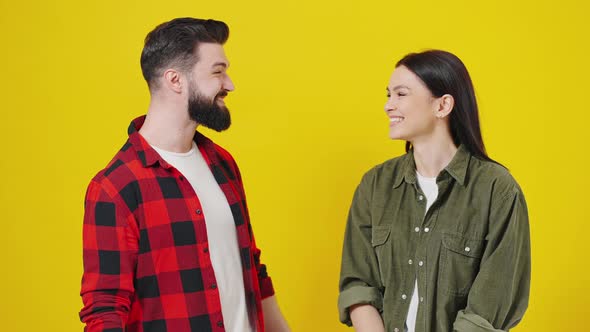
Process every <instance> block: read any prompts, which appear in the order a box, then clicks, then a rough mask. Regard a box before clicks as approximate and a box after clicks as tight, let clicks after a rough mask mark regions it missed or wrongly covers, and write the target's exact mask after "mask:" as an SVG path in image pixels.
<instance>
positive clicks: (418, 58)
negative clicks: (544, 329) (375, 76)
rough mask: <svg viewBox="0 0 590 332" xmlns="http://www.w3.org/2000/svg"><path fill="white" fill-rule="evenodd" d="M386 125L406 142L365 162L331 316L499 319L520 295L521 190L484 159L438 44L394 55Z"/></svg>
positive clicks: (376, 327)
mask: <svg viewBox="0 0 590 332" xmlns="http://www.w3.org/2000/svg"><path fill="white" fill-rule="evenodd" d="M387 97H388V99H387V103H386V104H385V113H386V114H387V117H388V118H389V136H390V137H391V138H392V139H400V140H405V141H406V152H407V153H406V154H404V155H402V156H400V157H397V158H394V159H391V160H389V161H386V162H385V163H383V164H381V165H378V166H376V167H374V168H373V169H371V170H370V171H369V172H367V173H366V174H365V175H364V177H363V178H362V180H361V183H360V184H359V186H358V188H357V190H356V192H355V195H354V199H353V202H352V206H351V208H350V213H349V217H348V222H347V227H346V233H345V237H344V249H343V254H342V269H341V274H340V297H339V301H338V306H339V310H340V320H341V321H342V322H343V323H345V324H348V325H353V326H354V328H355V329H356V331H370V332H377V331H393V332H398V331H399V332H401V331H410V332H413V331H416V332H435V331H436V332H443V331H460V332H461V331H470V332H472V331H506V330H508V329H510V328H512V327H514V326H515V325H516V324H517V323H518V322H519V321H520V320H521V318H522V316H523V314H524V312H525V310H526V308H527V305H528V297H529V285H530V241H529V226H528V214H527V208H526V202H525V200H524V197H523V194H522V191H521V189H520V187H519V186H518V184H517V183H516V181H515V180H514V179H513V178H512V176H511V175H510V173H509V172H508V170H507V169H505V168H504V167H503V166H501V165H500V164H498V163H496V162H495V161H493V160H492V159H490V158H489V157H488V156H487V154H486V151H485V147H484V144H483V140H482V137H481V132H480V127H479V119H478V109H477V103H476V100H475V94H474V90H473V86H472V84H471V79H470V77H469V74H468V72H467V69H466V68H465V66H464V65H463V63H462V62H461V60H459V58H457V57H456V56H455V55H453V54H451V53H448V52H445V51H437V50H433V51H426V52H422V53H413V54H409V55H407V56H405V57H404V58H403V59H402V60H400V61H399V62H398V63H397V65H396V69H395V71H394V72H393V74H392V75H391V79H390V81H389V85H388V86H387Z"/></svg>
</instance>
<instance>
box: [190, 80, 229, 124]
mask: <svg viewBox="0 0 590 332" xmlns="http://www.w3.org/2000/svg"><path fill="white" fill-rule="evenodd" d="M224 96H227V91H221V92H219V93H218V94H217V95H216V96H215V98H213V99H211V100H209V99H208V98H207V97H205V96H203V95H201V94H200V93H199V92H197V91H196V89H193V90H192V91H191V95H190V96H189V99H188V114H189V116H190V118H191V119H192V120H193V121H195V122H197V123H198V124H200V125H203V126H205V127H207V128H210V129H213V130H215V131H218V132H219V131H224V130H226V129H227V128H229V126H230V125H231V116H230V114H229V110H228V109H227V107H225V106H219V104H217V102H216V100H217V98H221V97H224Z"/></svg>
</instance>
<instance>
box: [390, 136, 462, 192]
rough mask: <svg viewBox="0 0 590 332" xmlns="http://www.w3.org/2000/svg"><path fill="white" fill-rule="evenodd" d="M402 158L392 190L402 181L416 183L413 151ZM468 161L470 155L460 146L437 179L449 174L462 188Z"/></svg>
mask: <svg viewBox="0 0 590 332" xmlns="http://www.w3.org/2000/svg"><path fill="white" fill-rule="evenodd" d="M403 158H404V160H403V162H402V171H401V172H399V173H398V174H396V175H395V179H394V181H393V187H394V188H397V187H399V186H400V185H401V183H402V181H403V180H405V181H406V182H407V183H410V184H415V183H416V163H415V161H414V152H413V150H410V151H408V153H406V154H405V155H404V156H403ZM470 160H471V153H469V151H467V148H466V147H465V146H464V145H462V144H461V145H460V146H459V148H458V149H457V152H456V153H455V155H454V156H453V159H452V160H451V162H450V163H449V164H448V165H447V167H445V169H444V170H445V171H446V172H441V174H439V176H438V179H441V178H444V177H446V176H447V175H446V174H449V175H450V176H451V177H453V178H454V179H455V181H457V182H458V183H459V184H460V185H462V186H464V185H465V178H466V177H467V167H468V166H469V161H470Z"/></svg>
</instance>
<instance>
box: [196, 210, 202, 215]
mask: <svg viewBox="0 0 590 332" xmlns="http://www.w3.org/2000/svg"><path fill="white" fill-rule="evenodd" d="M195 212H197V214H201V213H203V211H201V209H197V211H195Z"/></svg>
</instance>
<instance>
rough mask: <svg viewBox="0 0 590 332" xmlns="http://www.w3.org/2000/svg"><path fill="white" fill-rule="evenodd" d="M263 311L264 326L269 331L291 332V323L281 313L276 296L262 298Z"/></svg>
mask: <svg viewBox="0 0 590 332" xmlns="http://www.w3.org/2000/svg"><path fill="white" fill-rule="evenodd" d="M262 311H263V313H264V328H265V331H268V332H290V331H291V329H289V325H288V324H287V321H286V320H285V317H284V316H283V314H282V313H281V309H280V308H279V304H278V303H277V299H276V298H275V296H274V295H273V296H270V297H267V298H265V299H264V300H262Z"/></svg>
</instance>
